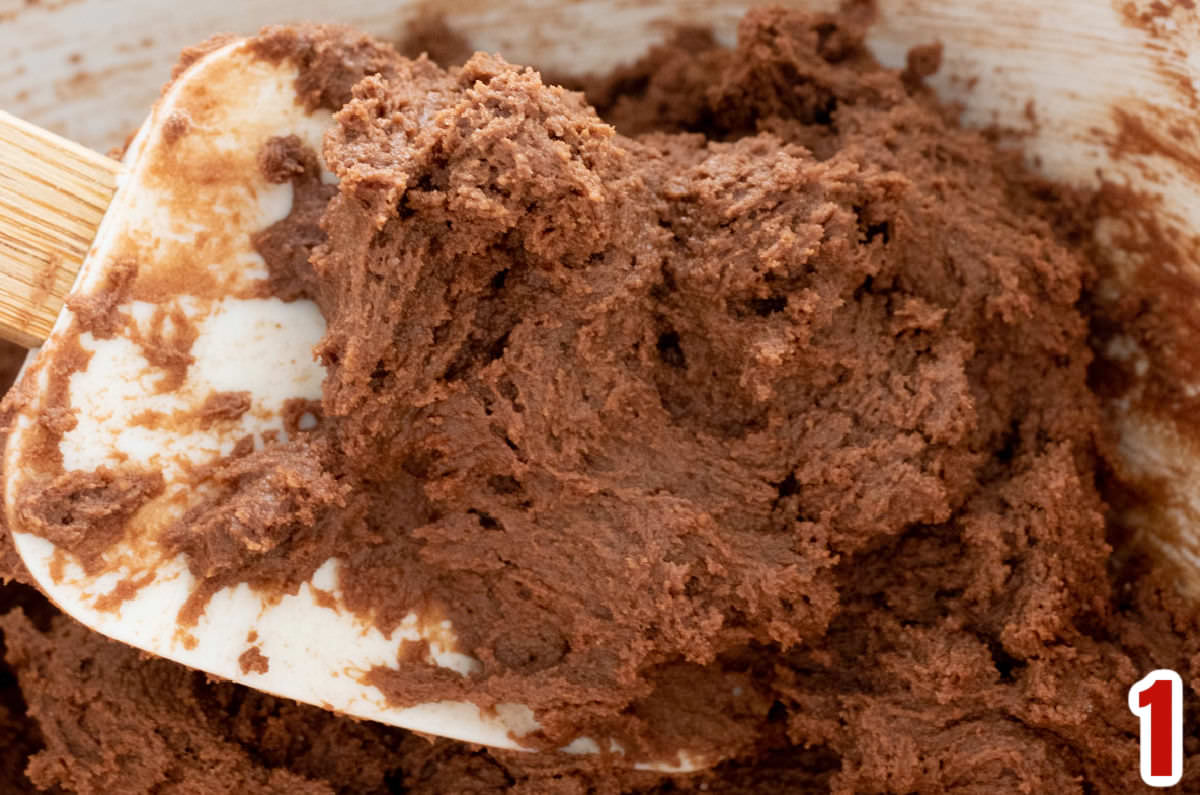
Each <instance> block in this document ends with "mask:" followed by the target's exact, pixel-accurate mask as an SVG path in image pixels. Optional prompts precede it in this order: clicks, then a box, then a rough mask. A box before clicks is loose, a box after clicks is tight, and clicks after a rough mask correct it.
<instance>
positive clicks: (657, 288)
mask: <svg viewBox="0 0 1200 795" xmlns="http://www.w3.org/2000/svg"><path fill="white" fill-rule="evenodd" d="M868 23H869V13H868V12H867V10H865V7H864V6H854V7H852V8H849V9H848V10H846V11H844V12H843V13H842V14H840V15H813V14H799V13H794V12H784V11H779V10H771V9H764V10H756V11H752V12H750V13H749V14H748V15H747V16H746V18H745V19H744V20H743V22H742V24H741V27H740V29H739V38H738V44H737V46H736V48H734V49H731V50H726V49H722V48H719V47H717V46H716V45H715V44H713V42H712V40H711V39H710V38H709V37H707V36H706V35H704V34H702V33H698V32H688V33H685V34H682V35H681V36H680V37H679V38H678V39H677V40H676V41H675V42H674V43H671V44H668V45H665V46H663V47H661V48H658V49H657V50H655V51H653V52H652V53H651V54H650V55H648V56H647V57H646V58H645V59H644V60H643V61H642V62H640V63H639V64H636V65H634V66H631V67H629V68H627V69H625V70H621V71H620V72H618V73H617V74H615V75H613V76H611V77H610V78H607V79H599V80H593V81H588V82H587V83H586V85H587V88H588V92H589V93H588V96H589V98H590V99H591V100H592V103H593V104H589V102H588V101H587V100H585V99H584V98H583V96H582V95H580V94H577V93H573V92H570V91H566V90H564V89H561V88H556V87H553V86H550V85H547V84H546V83H545V82H544V81H543V80H542V79H541V78H540V76H539V75H538V74H537V73H536V72H532V71H529V70H527V69H522V68H519V67H515V66H512V65H510V64H508V63H506V62H505V61H503V60H502V59H500V58H499V57H496V56H490V55H476V56H474V57H472V58H471V59H470V60H469V61H468V62H467V63H466V64H465V65H463V66H461V67H457V68H451V69H448V70H445V69H442V68H440V67H438V66H436V65H434V64H433V63H432V62H430V61H428V60H425V59H418V60H408V59H404V58H400V57H399V56H397V55H395V54H394V53H393V52H392V51H391V50H389V49H387V48H385V47H381V46H378V45H375V44H372V43H370V42H364V41H363V40H361V39H352V38H348V37H347V34H345V33H344V32H338V31H330V30H325V29H317V28H294V29H275V30H272V31H269V32H268V33H266V34H264V38H263V44H262V52H263V54H264V56H265V57H271V58H289V59H292V60H293V61H295V62H296V63H298V64H299V65H300V66H301V69H302V77H301V87H302V89H303V91H304V96H305V98H306V101H308V102H310V103H311V104H313V105H325V106H326V107H330V108H333V109H337V110H338V113H337V116H336V125H335V128H334V129H333V130H332V132H331V134H330V136H329V137H328V139H327V142H326V149H325V153H324V154H325V157H326V159H327V161H328V163H329V165H330V167H331V168H332V169H333V170H334V171H335V173H336V174H337V175H338V177H339V179H340V184H339V186H338V188H337V190H336V192H335V191H333V190H331V189H329V188H328V187H327V186H323V185H322V184H321V181H320V179H319V178H318V175H317V173H316V160H315V158H314V157H313V154H312V153H311V152H305V151H304V150H303V148H302V147H300V146H299V145H298V142H296V141H288V140H286V139H284V140H280V141H277V142H274V143H273V144H272V146H271V147H269V148H268V150H267V151H265V152H264V153H263V156H262V158H261V160H262V167H263V169H264V172H265V173H267V174H268V175H271V176H272V178H274V179H277V180H279V181H284V180H290V181H292V183H293V185H294V186H295V188H296V196H297V200H296V205H295V206H296V210H295V212H294V213H293V215H292V217H290V218H289V219H287V220H285V221H283V222H281V224H280V225H279V226H277V227H275V228H273V229H271V230H268V231H267V232H265V233H264V234H263V235H262V236H260V238H259V240H258V245H259V249H260V251H261V252H262V253H263V256H264V258H265V259H266V261H267V264H268V266H269V268H270V269H271V273H272V285H273V288H274V289H275V290H276V291H277V293H278V294H280V295H284V296H286V297H288V298H298V297H309V298H312V299H314V300H316V301H317V302H318V304H319V305H320V306H321V308H322V311H323V312H324V314H325V316H326V318H327V320H328V323H329V328H328V334H327V336H326V337H325V339H324V340H323V341H322V342H321V344H320V346H319V349H318V353H319V355H320V356H321V358H322V360H323V362H324V363H325V364H326V366H327V368H328V373H329V374H328V378H327V380H326V383H325V394H324V400H323V401H322V405H321V406H320V407H319V409H320V410H319V412H315V413H319V414H320V417H319V422H318V423H317V425H316V427H315V428H313V429H312V430H307V431H298V432H297V433H295V434H294V435H293V437H292V439H291V441H289V442H286V443H277V444H275V445H272V446H269V447H267V448H266V449H264V450H261V451H258V452H245V451H243V454H241V455H238V456H236V457H231V458H230V459H229V460H228V461H226V462H223V463H222V464H221V465H220V466H219V467H216V468H215V469H214V470H213V471H212V473H211V474H210V475H209V476H210V477H211V478H212V482H213V483H214V484H216V485H217V486H219V487H220V492H219V496H218V497H217V498H215V499H213V500H212V501H211V503H208V504H205V505H202V506H200V507H198V508H197V509H196V510H195V511H193V512H192V513H191V515H189V516H188V517H187V518H186V521H185V522H183V523H181V525H180V526H179V527H177V528H176V529H175V531H174V533H173V535H172V538H173V539H174V541H173V543H175V544H176V545H177V547H178V548H179V549H180V550H182V551H184V552H186V553H187V554H188V556H189V560H190V562H191V566H192V569H193V571H194V572H195V573H197V575H198V576H200V577H202V578H204V580H205V582H206V583H207V586H208V587H209V591H208V592H211V589H213V588H216V587H220V586H221V585H224V584H228V583H232V582H239V581H248V582H251V583H252V584H254V585H256V586H258V587H264V588H266V587H274V588H291V587H294V586H295V584H296V583H298V582H301V581H303V580H304V579H306V578H307V577H308V576H309V575H310V574H311V572H312V570H313V569H314V568H315V567H316V566H318V565H320V563H321V562H323V561H324V560H325V559H326V558H327V557H328V556H329V555H338V556H340V557H342V558H343V559H344V560H345V561H346V565H344V566H343V568H342V575H341V577H342V580H341V583H340V585H341V588H342V590H343V593H344V596H343V602H344V604H343V607H345V608H347V609H350V610H353V611H355V612H357V613H359V614H361V615H364V616H370V617H372V619H373V620H374V621H375V622H376V623H377V624H378V625H379V626H380V627H381V628H383V629H384V630H387V629H389V628H391V627H393V626H395V624H396V623H397V622H398V621H399V620H400V618H401V617H403V615H404V614H405V613H406V612H407V611H409V610H411V609H417V610H419V611H421V612H422V614H424V615H433V616H444V617H446V618H449V619H450V620H451V621H452V622H453V623H454V627H455V630H456V632H457V633H458V638H459V650H460V651H463V652H465V653H468V654H471V655H473V656H475V657H476V658H478V659H479V660H480V661H481V662H482V672H481V673H479V674H478V675H477V676H474V677H472V678H471V679H469V680H465V679H462V678H460V677H458V676H457V675H454V674H444V675H443V674H430V673H429V668H428V666H426V665H425V664H423V663H412V664H405V663H401V667H400V668H399V669H398V670H392V669H387V670H379V671H375V672H372V673H371V674H369V675H368V680H367V681H369V682H370V683H372V684H374V685H376V686H378V687H379V688H380V689H381V690H383V691H384V692H385V693H386V694H388V696H389V697H390V698H392V699H394V700H395V701H396V702H397V703H411V702H419V701H426V700H430V699H434V698H470V699H473V700H475V701H477V702H479V703H481V704H483V705H487V704H491V703H496V702H502V701H519V702H522V703H526V704H528V705H530V706H531V707H533V708H534V709H535V710H537V711H538V716H539V719H541V720H542V722H543V724H544V725H545V730H544V732H543V733H542V735H541V736H540V737H539V738H536V739H538V740H540V741H541V742H543V743H545V744H546V745H547V746H553V745H554V744H556V743H561V742H563V741H564V740H566V739H570V738H571V737H573V736H575V734H576V733H577V732H579V731H581V730H582V731H586V732H588V733H591V734H594V735H598V736H611V737H615V738H618V739H620V740H621V742H622V743H623V744H624V745H625V747H626V748H628V749H629V751H630V754H631V755H632V756H635V757H636V756H650V757H654V756H661V755H662V754H663V753H666V752H669V751H670V750H672V749H674V748H677V747H679V746H680V745H681V744H682V745H686V746H687V747H689V748H695V749H700V750H702V751H703V750H711V751H713V752H720V753H722V754H730V755H731V756H732V758H731V759H730V760H729V761H727V762H725V763H723V764H722V765H720V766H719V767H718V768H716V769H715V770H713V771H710V772H706V773H703V774H699V775H695V776H688V777H676V778H669V777H654V776H651V775H649V774H637V773H633V772H630V771H628V770H623V771H619V770H618V769H617V768H616V767H606V766H609V765H613V764H614V761H619V760H606V759H593V760H586V761H581V760H577V759H572V760H566V761H564V760H563V759H562V757H560V756H557V755H553V754H545V755H539V756H520V755H514V754H505V753H500V752H488V751H484V750H479V749H472V748H468V747H465V746H461V745H458V744H455V743H451V742H448V741H434V742H432V743H427V742H426V741H424V740H421V739H419V738H417V737H415V736H413V735H410V734H407V733H405V732H402V731H399V730H396V729H390V728H387V727H382V726H377V725H372V724H360V723H355V722H352V721H349V720H345V719H341V718H338V717H336V716H333V715H331V714H328V713H325V712H322V711H320V710H316V709H312V708H308V707H302V706H297V705H294V704H291V703H290V702H284V701H281V700H278V699H274V698H272V697H269V696H265V695H262V694H257V693H253V692H251V691H248V690H246V689H244V688H240V687H235V686H231V685H227V684H211V683H207V682H205V681H204V680H203V678H202V677H201V676H200V675H197V674H194V673H190V672H187V671H185V670H184V669H182V668H180V667H178V666H175V665H173V664H171V663H168V662H165V661H159V660H142V659H140V658H139V657H138V656H137V654H136V652H133V651H131V650H129V649H126V648H124V647H122V646H120V645H118V644H114V643H111V642H109V641H105V640H103V639H100V638H98V637H96V636H94V635H91V634H89V633H87V632H85V631H83V630H81V629H80V628H78V627H76V626H74V625H73V624H71V623H70V622H69V621H68V620H65V619H55V620H54V621H52V622H50V623H49V624H48V625H46V626H42V627H41V628H39V627H37V626H35V625H34V624H32V623H30V622H29V621H28V620H27V619H25V618H23V617H21V616H19V615H16V614H10V615H8V616H5V617H3V618H2V619H0V627H2V628H3V629H4V633H5V635H4V637H5V643H6V645H7V647H8V652H7V655H8V660H9V663H10V664H11V665H12V667H13V669H14V670H15V672H16V676H17V678H18V680H19V682H20V687H21V692H22V693H23V697H24V699H25V701H26V702H27V704H28V709H29V714H30V715H31V716H32V717H33V718H34V719H36V721H37V723H38V726H39V728H40V732H41V739H40V740H39V741H38V742H39V743H42V744H44V749H43V750H42V751H40V752H39V753H38V754H37V755H35V756H34V757H33V760H32V763H31V765H30V767H29V774H30V777H31V778H32V780H33V781H34V782H35V783H37V784H38V785H41V786H46V787H49V786H59V787H62V788H64V789H66V790H68V791H78V792H158V793H183V792H189V793H191V792H196V793H203V792H216V791H229V790H243V791H247V792H275V791H280V790H288V791H295V792H298V793H307V792H321V793H325V792H388V791H393V792H398V791H403V792H430V793H433V792H449V791H453V792H481V793H484V792H495V793H499V792H525V793H578V794H582V793H617V792H646V793H651V792H666V791H674V792H678V791H691V790H693V789H695V790H697V791H699V790H704V791H708V792H724V793H743V792H768V791H770V792H788V791H791V792H803V791H833V792H838V793H859V792H862V793H871V792H881V793H882V792H886V793H908V792H948V791H964V792H980V793H983V792H987V793H992V792H995V793H1007V792H1022V791H1023V792H1079V793H1084V792H1101V793H1108V792H1112V793H1122V792H1133V791H1138V789H1139V788H1140V786H1141V785H1140V783H1139V780H1138V773H1137V770H1138V748H1137V742H1136V731H1137V722H1136V719H1135V718H1134V716H1133V715H1131V714H1130V713H1129V712H1128V710H1127V709H1126V706H1125V694H1126V690H1127V689H1128V687H1129V685H1130V684H1132V683H1133V682H1134V681H1136V680H1137V679H1138V678H1140V677H1141V676H1142V675H1144V674H1145V673H1146V672H1147V671H1148V670H1150V669H1152V668H1157V667H1169V668H1175V669H1176V670H1178V671H1180V672H1181V673H1182V674H1183V676H1184V680H1185V682H1186V683H1187V684H1188V687H1189V694H1188V698H1187V701H1186V703H1187V705H1188V710H1187V711H1188V715H1187V716H1186V718H1185V721H1186V723H1185V725H1187V726H1188V727H1189V731H1194V727H1195V726H1196V725H1198V723H1197V720H1196V719H1197V717H1200V716H1197V714H1196V711H1195V710H1194V708H1193V704H1194V703H1195V700H1196V699H1195V696H1196V692H1197V689H1198V687H1200V643H1198V642H1197V641H1196V640H1195V639H1196V638H1200V626H1197V621H1196V616H1195V612H1194V610H1193V609H1192V608H1191V607H1190V606H1189V605H1186V604H1184V603H1183V602H1182V601H1181V600H1180V599H1179V597H1177V596H1175V595H1174V594H1173V593H1172V592H1171V591H1170V588H1169V585H1168V584H1167V583H1166V580H1165V579H1164V578H1163V577H1162V576H1160V575H1158V574H1157V572H1156V570H1155V569H1154V568H1153V564H1152V563H1150V562H1148V561H1145V560H1142V559H1140V558H1138V557H1137V556H1136V555H1134V556H1125V557H1121V558H1120V559H1118V558H1116V557H1114V556H1113V555H1112V549H1111V546H1110V541H1114V540H1117V539H1118V538H1119V535H1120V531H1119V529H1118V528H1113V527H1109V526H1107V525H1106V522H1105V510H1106V509H1105V504H1104V502H1103V501H1102V498H1101V496H1100V490H1099V487H1098V484H1099V483H1101V482H1102V479H1103V474H1104V472H1105V468H1104V463H1103V462H1104V458H1103V457H1104V455H1105V452H1106V449H1107V445H1108V442H1107V440H1106V439H1105V438H1104V436H1103V434H1102V431H1101V414H1100V410H1099V407H1098V402H1097V399H1096V398H1095V396H1094V394H1093V392H1092V391H1091V390H1090V389H1089V385H1088V369H1089V365H1090V363H1091V361H1092V354H1091V351H1090V349H1089V347H1088V321H1087V319H1086V318H1085V317H1084V315H1083V313H1082V312H1081V310H1080V306H1081V305H1082V302H1083V301H1084V299H1085V297H1086V290H1087V288H1088V286H1089V284H1090V283H1091V280H1092V278H1093V276H1094V271H1095V266H1094V265H1093V263H1091V262H1090V261H1089V260H1088V259H1087V258H1086V257H1085V256H1084V255H1083V253H1082V252H1083V250H1082V249H1080V248H1078V247H1077V246H1075V245H1073V244H1072V241H1077V240H1080V239H1083V238H1085V237H1086V233H1087V219H1086V218H1085V217H1083V216H1082V215H1080V214H1079V208H1082V207H1086V206H1087V201H1086V197H1081V196H1079V195H1077V194H1076V193H1074V192H1072V191H1070V190H1067V189H1058V188H1055V187H1054V186H1049V185H1046V184H1044V183H1041V182H1039V181H1038V180H1036V179H1034V178H1032V177H1031V176H1029V175H1028V174H1027V173H1026V172H1024V171H1023V170H1022V169H1021V167H1020V165H1019V162H1018V159H1017V158H1016V157H1015V156H1013V155H1012V154H1005V153H1002V152H1001V151H999V150H998V149H997V148H996V147H995V146H994V145H993V144H992V143H991V142H990V141H989V140H988V139H987V138H986V137H985V136H984V135H982V134H980V133H977V132H970V131H966V130H963V129H961V128H959V127H958V126H957V124H956V123H955V121H954V114H953V113H952V111H951V110H949V109H947V108H945V107H943V106H941V105H939V104H938V103H937V101H936V100H935V98H934V97H933V95H932V93H931V92H930V91H929V90H928V89H926V88H925V87H924V86H923V85H922V83H921V78H922V77H923V76H926V75H927V74H929V73H930V71H931V60H930V59H931V58H932V57H934V53H935V51H933V50H929V49H922V50H921V51H920V52H917V53H916V54H915V56H914V57H913V58H912V59H910V68H909V69H908V70H905V71H895V70H887V69H884V68H882V67H880V66H879V65H878V64H877V63H876V62H875V61H874V60H873V59H872V57H871V56H870V55H869V54H868V53H867V51H866V50H865V48H864V46H863V42H862V39H863V35H864V32H865V30H866V26H867V24H868ZM363 75H366V76H365V77H364V76H363ZM351 85H352V86H353V89H352V90H351V89H350V88H349V86H351ZM597 109H598V110H599V111H600V115H598V114H597ZM606 119H607V120H608V121H605V120H606ZM609 121H611V122H613V123H615V128H614V127H613V126H611V125H610V124H609ZM1052 221H1053V223H1052ZM305 410H308V409H305ZM197 609H198V610H202V609H203V604H202V603H199V604H198V605H197ZM3 727H4V724H3V723H2V722H0V731H2V730H3ZM1198 750H1200V747H1198V745H1197V739H1196V737H1195V736H1194V735H1189V736H1188V737H1187V739H1186V744H1185V752H1186V753H1189V754H1191V753H1194V752H1196V751H1198ZM580 764H582V765H583V767H577V765H580ZM566 765H571V767H567V766H566ZM1197 786H1200V779H1197V774H1196V772H1195V771H1193V770H1191V769H1189V770H1187V771H1186V772H1185V780H1184V783H1183V785H1182V787H1183V788H1184V789H1185V790H1190V789H1194V788H1196V787H1197Z"/></svg>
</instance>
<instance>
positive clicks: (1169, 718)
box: [1129, 668, 1183, 787]
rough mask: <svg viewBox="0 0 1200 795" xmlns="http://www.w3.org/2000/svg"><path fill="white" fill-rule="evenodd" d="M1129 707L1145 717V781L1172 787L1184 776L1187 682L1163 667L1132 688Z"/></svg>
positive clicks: (1142, 718) (1143, 751)
mask: <svg viewBox="0 0 1200 795" xmlns="http://www.w3.org/2000/svg"><path fill="white" fill-rule="evenodd" d="M1129 709H1130V710H1132V711H1133V714H1134V715H1137V716H1138V718H1140V719H1141V723H1142V734H1141V752H1142V764H1141V773H1142V781H1144V782H1146V783H1147V784H1149V785H1150V786H1151V787H1172V786H1174V785H1176V784H1178V783H1179V778H1180V776H1182V775H1183V681H1182V680H1181V679H1180V678H1179V674H1177V673H1175V672H1174V671H1168V670H1166V669H1163V668H1160V669H1159V670H1157V671H1151V672H1150V673H1148V674H1146V676H1145V677H1143V678H1142V680H1141V681H1140V682H1138V683H1137V684H1136V685H1134V686H1133V687H1131V688H1129Z"/></svg>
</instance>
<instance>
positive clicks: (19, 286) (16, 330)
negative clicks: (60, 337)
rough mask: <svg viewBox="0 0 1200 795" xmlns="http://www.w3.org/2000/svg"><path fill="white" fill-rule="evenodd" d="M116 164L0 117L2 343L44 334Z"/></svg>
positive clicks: (110, 188)
mask: <svg viewBox="0 0 1200 795" xmlns="http://www.w3.org/2000/svg"><path fill="white" fill-rule="evenodd" d="M120 170H121V164H120V163H118V162H117V161H115V160H112V159H110V158H107V157H104V156H103V155H100V154H97V153H96V152H93V151H92V150H90V149H88V148H86V147H84V146H80V145H79V144H77V143H74V142H73V141H68V140H67V139H65V138H62V137H60V136H57V135H55V134H54V133H51V132H47V131H46V130H43V129H41V128H40V127H36V126H34V125H32V124H29V123H28V122H24V121H21V120H20V119H18V118H16V117H14V116H11V115H9V114H7V113H5V112H3V111H0V337H3V338H5V339H8V340H11V341H13V342H16V343H19V344H21V345H24V346H26V347H32V346H34V345H40V344H41V343H42V342H44V341H45V339H46V337H48V336H49V335H50V328H51V327H52V326H53V325H54V319H55V318H56V317H58V313H59V311H60V310H61V309H62V306H63V302H64V301H66V298H67V293H68V292H69V291H70V289H71V285H72V284H73V283H74V281H75V275H76V274H77V273H78V272H79V266H80V265H81V264H82V263H83V258H84V255H85V254H87V251H88V248H89V247H90V246H91V244H92V240H93V238H95V236H96V229H97V228H98V227H99V226H100V219H101V218H103V217H104V212H105V210H107V209H108V204H109V202H110V201H111V200H112V196H113V193H114V192H115V191H116V188H117V175H118V173H119V172H120Z"/></svg>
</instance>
